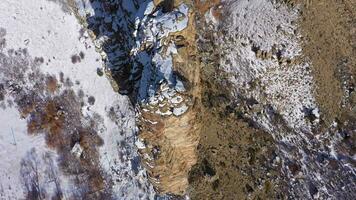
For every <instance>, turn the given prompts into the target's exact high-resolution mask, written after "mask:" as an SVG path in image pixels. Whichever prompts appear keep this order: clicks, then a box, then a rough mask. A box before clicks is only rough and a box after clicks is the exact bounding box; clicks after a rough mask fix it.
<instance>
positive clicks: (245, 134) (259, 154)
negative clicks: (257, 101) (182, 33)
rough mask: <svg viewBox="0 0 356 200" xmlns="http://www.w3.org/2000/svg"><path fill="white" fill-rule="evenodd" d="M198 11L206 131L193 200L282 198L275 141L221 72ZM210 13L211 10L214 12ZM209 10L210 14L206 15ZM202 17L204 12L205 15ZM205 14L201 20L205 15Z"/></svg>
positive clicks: (193, 184) (192, 178)
mask: <svg viewBox="0 0 356 200" xmlns="http://www.w3.org/2000/svg"><path fill="white" fill-rule="evenodd" d="M198 6H199V7H200V8H201V9H199V10H200V11H199V10H197V13H198V14H197V16H196V20H197V24H196V26H197V31H198V34H199V35H200V36H201V38H200V40H198V47H199V50H200V51H199V52H198V54H197V57H198V60H200V61H201V66H202V70H201V72H200V74H201V75H200V77H201V81H200V82H199V85H200V88H201V103H202V105H201V107H200V111H199V117H198V118H196V119H195V120H196V121H198V123H199V124H200V126H201V130H200V140H199V144H198V149H197V151H198V161H197V164H196V165H195V166H194V167H193V168H192V170H191V171H190V173H189V189H188V193H189V195H190V197H191V198H192V199H244V198H251V199H275V198H277V197H282V194H281V191H280V187H279V186H278V184H279V182H278V181H277V178H276V177H277V175H278V173H279V167H280V165H279V164H278V163H276V162H275V158H276V152H275V151H276V148H275V143H274V140H273V139H272V136H271V135H270V134H268V133H266V132H264V131H261V130H259V128H258V127H257V126H255V124H254V123H253V121H252V120H250V119H248V118H246V117H244V112H243V107H244V106H247V105H248V100H246V102H240V104H237V103H236V102H235V101H233V100H232V99H233V98H232V97H231V96H230V94H231V91H230V88H231V87H232V86H231V85H230V84H229V83H228V82H227V80H228V79H227V75H226V74H225V73H224V72H223V71H222V70H221V69H220V67H219V51H218V49H219V46H218V44H217V43H216V42H214V41H215V38H214V31H213V30H210V29H208V28H206V27H208V26H207V25H206V24H205V23H204V21H205V19H204V18H203V17H202V16H203V15H204V14H205V12H206V6H201V5H199V4H198ZM208 7H209V6H208ZM203 8H205V9H203ZM201 11H202V12H201ZM199 12H201V14H199Z"/></svg>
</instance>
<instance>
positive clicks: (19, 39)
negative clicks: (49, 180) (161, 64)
mask: <svg viewBox="0 0 356 200" xmlns="http://www.w3.org/2000/svg"><path fill="white" fill-rule="evenodd" d="M83 2H84V4H80V6H81V7H79V10H81V14H83V15H84V13H83V12H82V11H83V9H85V14H92V13H93V12H94V9H93V8H92V7H91V6H90V5H89V3H88V2H87V3H85V1H83ZM0 19H1V20H0V27H2V28H5V29H6V32H7V34H6V42H7V48H8V49H10V48H14V49H18V48H24V47H26V48H27V51H28V52H29V54H30V55H31V57H32V58H35V57H38V58H41V57H42V58H43V59H44V64H42V65H41V67H40V71H41V73H44V74H47V73H48V74H51V75H53V76H55V77H56V78H57V80H59V79H60V73H63V74H64V77H65V78H69V79H70V80H71V81H72V82H73V86H72V89H73V90H74V91H82V92H83V93H84V95H85V96H84V99H85V100H86V101H85V102H84V106H83V107H82V108H81V110H82V114H83V118H82V119H81V120H82V123H87V121H86V119H87V118H91V117H93V116H94V115H99V116H100V118H101V119H102V121H101V122H98V123H99V128H100V131H99V136H100V137H101V138H102V139H103V141H104V145H103V146H102V147H100V149H99V155H100V164H101V165H102V166H101V167H102V168H103V169H104V170H105V172H106V173H107V174H109V176H110V177H111V179H112V180H117V179H120V181H113V183H114V185H113V189H114V196H116V198H119V197H120V196H121V195H125V198H126V199H135V198H136V197H137V195H138V194H139V195H141V196H147V197H148V198H153V195H154V191H153V188H152V186H150V185H149V183H148V181H147V178H146V177H145V171H144V170H143V169H142V167H141V166H139V164H137V163H136V162H133V160H135V159H137V157H138V155H137V152H136V151H137V150H136V146H135V144H134V142H135V135H136V133H137V130H136V125H135V114H134V110H133V108H132V106H131V103H130V101H129V98H128V97H126V96H122V95H120V94H118V93H116V92H114V90H113V88H112V86H111V84H110V81H109V80H108V79H107V78H106V77H105V76H102V77H100V76H98V75H97V68H101V67H102V65H103V64H104V63H103V62H102V61H101V60H102V56H101V55H100V53H98V52H97V51H96V48H95V45H94V44H93V42H92V40H91V38H89V36H88V33H86V32H85V31H84V33H83V34H81V32H83V29H82V28H83V27H82V26H81V25H80V24H79V23H78V20H77V19H76V17H75V16H74V15H73V14H71V13H67V12H63V9H62V8H61V5H59V4H56V3H54V2H49V1H47V0H17V1H11V0H4V1H1V3H0ZM81 53H83V54H82V55H83V56H80V55H81ZM72 56H77V57H80V61H77V62H76V63H73V61H72ZM64 89H65V87H61V88H60V89H59V91H58V92H57V93H61V92H62V91H63V90H64ZM91 97H94V99H95V101H94V104H91V103H89V102H88V99H89V98H91ZM110 109H114V110H115V113H116V115H117V117H116V119H115V120H113V119H111V118H109V117H108V113H109V111H110ZM0 113H1V116H0V119H1V121H0V123H1V122H6V123H1V124H0V127H1V130H3V132H1V135H0V136H1V140H0V146H1V154H0V158H1V160H7V161H8V162H2V164H1V165H0V170H1V176H2V177H1V179H2V180H9V181H6V182H4V181H1V189H2V191H1V190H0V191H1V194H2V195H5V198H15V199H18V198H21V197H22V196H21V195H22V194H23V193H24V192H22V188H21V183H20V182H19V181H20V180H19V171H18V170H13V169H20V167H19V164H20V161H21V158H23V157H24V156H25V153H26V152H28V151H29V150H30V149H31V148H32V147H35V148H36V150H37V149H38V151H39V152H40V153H41V152H45V151H49V150H47V149H46V148H47V147H46V145H45V140H44V138H43V135H42V136H41V135H39V136H36V137H32V136H29V135H28V134H27V125H26V124H27V122H26V120H24V119H20V117H19V114H18V111H17V110H16V109H15V108H14V107H13V108H11V109H10V108H6V109H5V110H1V109H0ZM11 129H12V130H13V131H14V136H15V138H16V142H17V145H13V144H12V143H13V138H12V135H11ZM120 133H122V134H120ZM123 142H125V146H120V145H119V144H120V143H123ZM18 147H21V148H18ZM121 151H123V152H124V154H125V156H124V159H123V160H122V159H121V154H120V152H121ZM9 152H12V154H13V156H9ZM138 172H139V173H138ZM124 173H127V174H128V176H124V175H123V174H124ZM5 177H6V179H5ZM62 182H63V183H66V184H68V186H70V185H71V183H70V180H66V178H64V177H63V181H62ZM138 183H140V184H141V185H143V186H144V188H143V189H142V188H139V186H138ZM9 185H11V186H12V190H9V189H7V188H8V187H9ZM63 188H64V191H67V189H65V186H63Z"/></svg>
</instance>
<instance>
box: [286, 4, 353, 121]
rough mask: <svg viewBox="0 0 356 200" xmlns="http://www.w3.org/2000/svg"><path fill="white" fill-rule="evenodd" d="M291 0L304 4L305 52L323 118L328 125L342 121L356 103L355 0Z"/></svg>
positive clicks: (302, 30)
mask: <svg viewBox="0 0 356 200" xmlns="http://www.w3.org/2000/svg"><path fill="white" fill-rule="evenodd" d="M290 2H294V3H295V4H299V3H301V5H302V17H301V20H300V28H301V32H302V35H303V37H304V45H303V53H304V55H305V56H306V57H307V58H309V59H310V60H311V62H312V72H313V76H314V79H315V82H316V88H315V96H316V100H317V102H318V105H319V106H320V108H321V113H322V119H323V120H324V122H325V125H326V126H329V125H330V123H331V122H332V121H333V120H335V119H341V121H343V120H342V119H343V118H347V117H346V116H347V115H349V114H350V111H351V110H352V109H353V107H354V106H355V92H354V87H355V79H354V78H353V77H355V75H356V4H355V2H354V1H353V0H345V1H337V0H331V1H308V3H307V1H299V0H294V1H290ZM352 76H353V77H352ZM348 113H349V114H348ZM354 114H355V113H354ZM345 115H346V116H345Z"/></svg>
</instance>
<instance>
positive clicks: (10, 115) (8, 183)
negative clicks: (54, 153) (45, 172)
mask: <svg viewBox="0 0 356 200" xmlns="http://www.w3.org/2000/svg"><path fill="white" fill-rule="evenodd" d="M0 127H1V129H0V158H1V162H0V180H1V181H0V197H1V199H20V198H24V193H23V190H22V184H21V182H20V177H21V175H20V169H21V159H22V158H23V157H25V155H26V153H27V152H28V151H30V150H31V149H32V148H36V149H41V150H42V151H43V150H44V151H46V147H45V145H44V138H43V137H42V136H34V137H33V136H29V135H28V134H27V122H26V120H24V119H21V118H20V114H19V113H18V111H17V110H16V108H14V107H12V108H6V109H0Z"/></svg>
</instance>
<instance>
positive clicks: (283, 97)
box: [221, 0, 316, 130]
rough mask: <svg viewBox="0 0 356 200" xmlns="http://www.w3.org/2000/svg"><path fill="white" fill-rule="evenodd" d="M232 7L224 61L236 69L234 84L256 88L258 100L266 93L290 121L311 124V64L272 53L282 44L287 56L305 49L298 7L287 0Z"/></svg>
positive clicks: (231, 69) (233, 4)
mask: <svg viewBox="0 0 356 200" xmlns="http://www.w3.org/2000/svg"><path fill="white" fill-rule="evenodd" d="M228 7H229V8H230V9H229V12H231V17H229V19H228V25H227V28H228V32H229V33H228V34H229V37H231V38H234V39H233V42H229V43H230V44H229V43H227V44H228V45H230V46H227V47H225V50H224V58H223V59H222V61H221V64H222V65H223V66H224V68H225V70H226V72H228V73H229V74H232V76H231V78H230V79H231V81H232V82H233V83H234V84H235V85H236V88H244V89H247V90H253V91H251V93H250V95H251V96H253V97H254V98H256V99H257V101H263V100H264V99H266V100H267V102H268V103H270V104H271V105H272V106H273V108H274V109H276V110H277V111H278V112H279V113H280V114H282V116H283V117H284V118H285V120H286V121H287V122H288V124H289V125H290V126H291V127H293V128H297V129H309V124H308V122H306V121H305V115H304V113H303V108H305V107H306V108H315V107H316V105H315V99H314V97H313V78H312V76H311V74H310V73H309V71H308V68H310V64H309V63H308V62H301V63H298V64H297V63H292V64H289V65H288V64H286V63H284V62H282V63H280V60H278V58H277V55H275V54H274V53H273V51H274V49H275V50H279V51H280V52H281V55H280V56H281V57H282V58H283V59H285V60H287V59H289V60H294V59H295V58H297V57H298V56H300V55H301V45H300V37H301V36H300V34H298V33H295V32H296V29H297V26H296V25H294V22H295V21H297V18H298V10H297V9H295V8H294V9H289V8H288V7H287V6H285V5H280V6H278V8H277V6H276V5H275V4H273V3H272V2H271V1H267V0H263V1H259V0H251V1H247V0H241V1H234V2H231V3H230V4H228ZM231 43H232V44H231ZM254 47H256V48H258V50H259V51H264V52H267V54H269V55H270V57H267V58H261V57H258V55H257V53H256V52H254V51H252V49H253V48H254ZM252 82H259V83H260V86H259V87H258V88H264V89H263V90H262V91H258V90H256V89H253V88H251V86H250V83H252ZM244 89H242V90H244ZM238 90H240V89H238ZM238 92H240V91H238ZM309 130H310V129H309Z"/></svg>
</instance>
